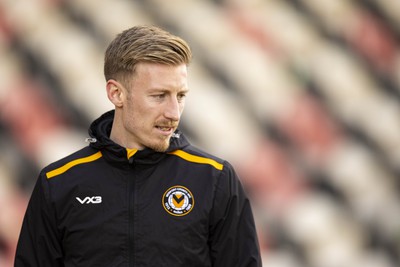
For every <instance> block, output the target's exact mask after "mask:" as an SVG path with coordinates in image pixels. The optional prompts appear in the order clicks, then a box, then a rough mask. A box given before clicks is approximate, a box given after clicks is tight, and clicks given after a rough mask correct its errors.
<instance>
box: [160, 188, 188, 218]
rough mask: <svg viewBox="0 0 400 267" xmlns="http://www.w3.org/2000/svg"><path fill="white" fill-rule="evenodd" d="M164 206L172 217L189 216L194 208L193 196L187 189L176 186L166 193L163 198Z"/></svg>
mask: <svg viewBox="0 0 400 267" xmlns="http://www.w3.org/2000/svg"><path fill="white" fill-rule="evenodd" d="M162 205H163V207H164V209H165V210H166V211H167V212H168V213H169V214H171V215H174V216H184V215H187V214H188V213H189V212H190V211H191V210H192V209H193V206H194V198H193V194H192V192H190V190H189V189H187V188H186V187H184V186H180V185H175V186H173V187H171V188H169V189H168V190H167V191H165V193H164V195H163V197H162Z"/></svg>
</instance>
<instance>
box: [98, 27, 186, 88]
mask: <svg viewBox="0 0 400 267" xmlns="http://www.w3.org/2000/svg"><path fill="white" fill-rule="evenodd" d="M191 59H192V52H191V50H190V47H189V45H188V44H187V43H186V41H184V40H183V39H181V38H180V37H178V36H175V35H173V34H171V33H169V32H167V31H165V30H163V29H161V28H158V27H155V26H135V27H132V28H130V29H127V30H125V31H123V32H121V33H120V34H118V35H117V36H116V38H115V39H114V40H113V41H112V42H111V43H110V45H109V46H108V48H107V50H106V52H105V57H104V76H105V79H106V81H108V80H110V79H114V80H119V81H120V82H124V83H126V82H128V77H130V76H131V75H132V74H134V72H135V67H136V65H137V64H138V63H140V62H150V63H159V64H166V65H172V66H177V65H180V64H186V65H189V63H190V61H191Z"/></svg>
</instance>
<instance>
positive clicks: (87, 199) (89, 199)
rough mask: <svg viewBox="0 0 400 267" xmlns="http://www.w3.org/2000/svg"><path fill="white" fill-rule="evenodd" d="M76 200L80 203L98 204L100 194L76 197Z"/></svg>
mask: <svg viewBox="0 0 400 267" xmlns="http://www.w3.org/2000/svg"><path fill="white" fill-rule="evenodd" d="M76 200H78V201H79V203H81V204H99V203H101V201H102V199H101V196H93V197H85V198H84V199H80V198H79V197H76Z"/></svg>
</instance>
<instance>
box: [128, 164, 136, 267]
mask: <svg viewBox="0 0 400 267" xmlns="http://www.w3.org/2000/svg"><path fill="white" fill-rule="evenodd" d="M129 163H130V165H131V169H132V171H133V172H132V173H135V165H134V162H133V158H130V159H129ZM128 187H129V188H128V190H129V192H128V195H129V205H128V208H129V215H128V216H129V218H128V219H129V220H128V224H129V238H128V240H129V241H128V242H129V243H128V248H129V249H128V253H129V255H128V256H129V257H128V258H129V267H134V266H135V232H134V221H135V217H134V216H135V176H134V175H132V176H131V177H128Z"/></svg>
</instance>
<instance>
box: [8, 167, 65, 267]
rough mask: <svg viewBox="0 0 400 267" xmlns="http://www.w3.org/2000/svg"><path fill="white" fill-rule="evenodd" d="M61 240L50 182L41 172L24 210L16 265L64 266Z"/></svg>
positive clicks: (25, 266)
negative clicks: (50, 193) (52, 204)
mask: <svg viewBox="0 0 400 267" xmlns="http://www.w3.org/2000/svg"><path fill="white" fill-rule="evenodd" d="M60 239H61V238H60V235H59V233H58V230H57V225H56V219H55V213H54V210H53V208H52V206H51V205H50V202H49V191H48V181H47V179H46V178H45V177H44V176H43V175H41V176H40V177H39V179H38V181H37V182H36V185H35V187H34V189H33V192H32V195H31V199H30V201H29V204H28V208H27V210H26V213H25V217H24V221H23V224H22V229H21V233H20V236H19V240H18V245H17V251H16V255H15V263H14V266H15V267H20V266H21V267H22V266H24V267H27V266H41V267H47V266H49V267H50V266H52V267H57V266H64V265H63V263H62V262H63V261H62V249H61V241H60Z"/></svg>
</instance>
